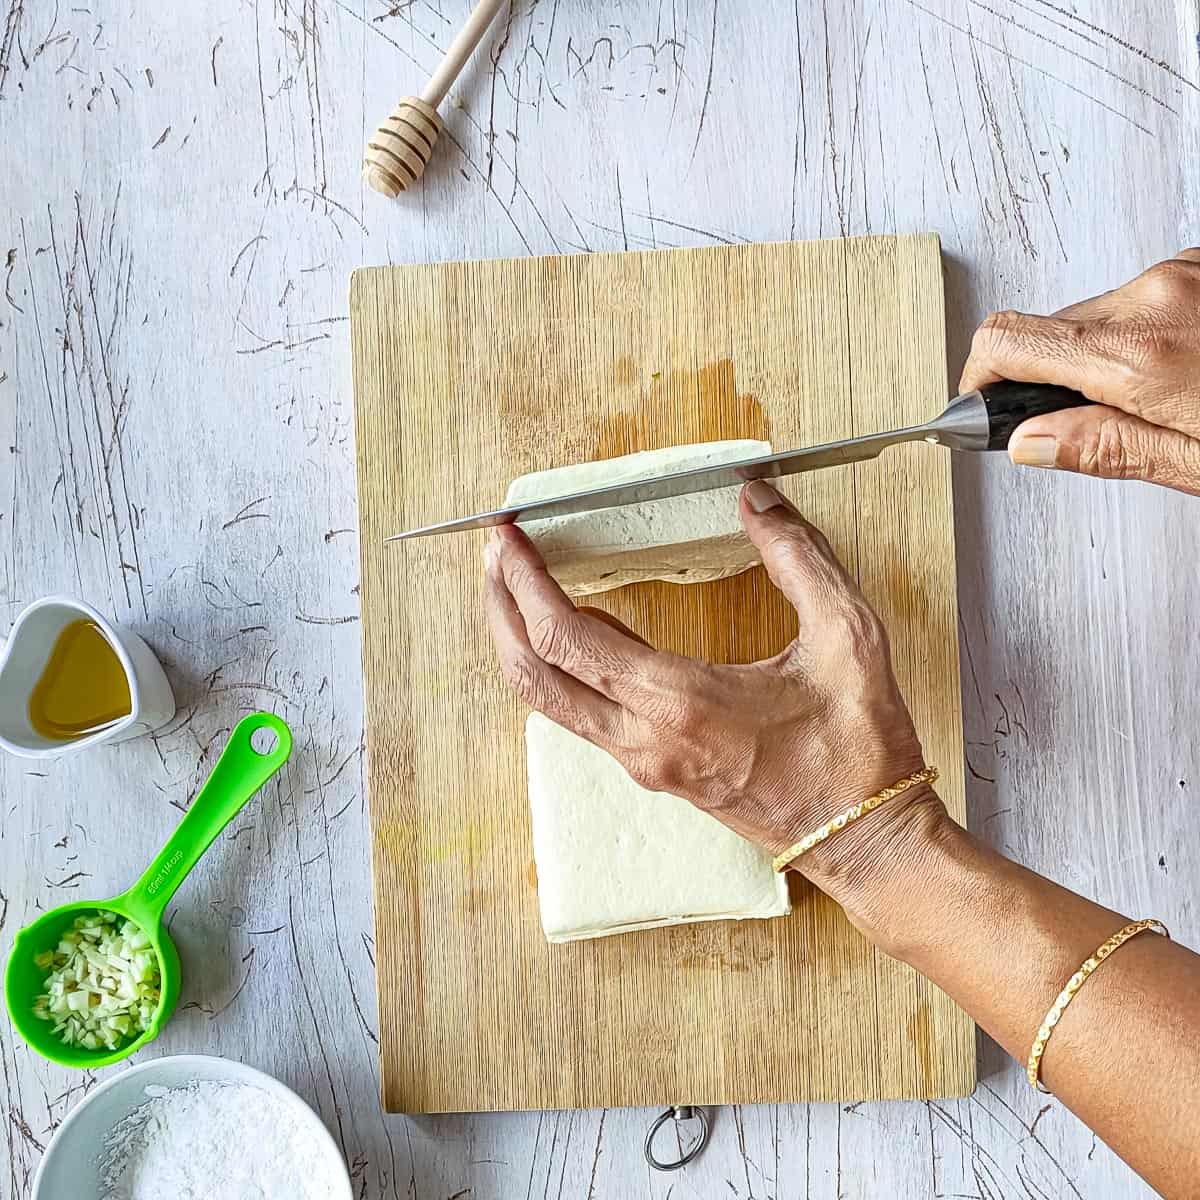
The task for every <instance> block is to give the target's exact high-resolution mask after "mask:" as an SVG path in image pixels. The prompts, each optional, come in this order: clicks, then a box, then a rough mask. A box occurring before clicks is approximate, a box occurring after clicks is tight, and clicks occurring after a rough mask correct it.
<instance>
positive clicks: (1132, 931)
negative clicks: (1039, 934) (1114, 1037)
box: [1025, 917, 1171, 1092]
mask: <svg viewBox="0 0 1200 1200" xmlns="http://www.w3.org/2000/svg"><path fill="white" fill-rule="evenodd" d="M1147 929H1153V930H1154V931H1155V932H1156V933H1161V934H1162V935H1163V937H1167V938H1169V937H1170V936H1171V935H1170V934H1169V933H1168V932H1167V927H1166V926H1165V925H1164V924H1163V923H1162V922H1161V921H1156V920H1155V919H1154V918H1153V917H1149V918H1147V919H1146V920H1144V921H1130V922H1129V924H1128V925H1126V926H1125V928H1124V929H1118V930H1117V932H1116V933H1114V934H1113V935H1112V937H1110V938H1109V939H1108V941H1107V942H1104V943H1102V944H1101V945H1100V946H1098V947H1097V949H1096V952H1095V954H1093V955H1092V956H1091V958H1089V959H1087V961H1086V962H1084V964H1083V965H1082V966H1081V967H1080V968H1079V970H1078V971H1076V972H1075V974H1074V975H1072V976H1071V978H1070V979H1068V980H1067V985H1066V987H1064V988H1063V990H1062V991H1061V992H1059V993H1058V999H1057V1000H1055V1001H1054V1003H1053V1004H1052V1005H1051V1006H1050V1011H1049V1012H1048V1013H1047V1014H1046V1019H1045V1020H1044V1021H1043V1022H1042V1027H1041V1028H1040V1029H1039V1030H1038V1031H1037V1037H1036V1038H1034V1039H1033V1047H1032V1049H1031V1050H1030V1051H1029V1061H1028V1062H1027V1063H1026V1064H1025V1076H1026V1078H1027V1079H1028V1080H1029V1086H1030V1087H1032V1088H1036V1089H1037V1090H1038V1091H1040V1092H1044V1091H1046V1090H1047V1089H1046V1088H1044V1087H1042V1084H1041V1081H1040V1080H1039V1079H1038V1072H1039V1071H1040V1070H1041V1068H1042V1055H1043V1054H1045V1052H1046V1043H1047V1042H1048V1041H1049V1040H1050V1035H1051V1034H1052V1033H1053V1032H1054V1027H1055V1026H1056V1025H1057V1024H1058V1023H1059V1021H1060V1020H1061V1019H1062V1015H1063V1013H1064V1012H1065V1011H1066V1008H1067V1005H1068V1004H1070V1003H1071V1001H1072V1000H1073V999H1074V998H1075V993H1076V992H1078V991H1079V989H1080V988H1081V987H1083V985H1084V983H1085V982H1086V981H1087V979H1088V977H1089V976H1090V975H1091V973H1092V972H1093V971H1094V970H1095V969H1096V968H1097V967H1098V966H1099V965H1100V964H1101V963H1102V962H1103V961H1104V960H1105V959H1106V958H1107V957H1108V956H1109V955H1110V954H1111V953H1112V952H1113V951H1114V950H1116V949H1117V948H1118V947H1119V946H1123V945H1125V943H1126V942H1127V941H1129V939H1130V938H1132V937H1137V935H1138V934H1139V933H1142V932H1144V931H1145V930H1147Z"/></svg>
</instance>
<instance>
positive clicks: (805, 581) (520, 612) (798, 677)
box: [485, 483, 940, 870]
mask: <svg viewBox="0 0 1200 1200" xmlns="http://www.w3.org/2000/svg"><path fill="white" fill-rule="evenodd" d="M741 517H742V521H743V524H744V525H745V528H746V532H747V534H748V536H749V537H750V539H751V540H752V541H753V542H754V544H755V545H756V546H757V547H758V549H759V552H760V553H761V555H762V558H763V562H764V564H765V566H766V568H767V571H768V573H769V575H770V577H771V580H772V582H773V583H774V584H775V586H776V587H778V588H779V589H780V590H781V591H782V592H783V593H784V595H785V596H786V597H787V599H788V600H789V601H790V602H791V604H792V605H793V606H794V608H795V609H796V613H797V615H798V617H799V624H800V633H799V635H798V636H797V637H796V639H795V640H794V641H793V642H792V643H791V645H789V646H788V647H787V648H786V649H785V650H784V651H783V652H782V653H780V654H778V655H776V656H775V657H774V658H771V659H768V660H766V661H764V662H757V663H751V664H748V665H742V666H724V665H716V664H713V663H708V662H702V661H700V660H697V659H692V658H686V657H682V656H680V655H677V654H670V653H666V652H664V651H660V650H656V649H654V648H653V647H650V646H648V645H647V644H646V643H645V642H643V641H642V640H641V639H640V638H638V637H637V635H636V634H634V633H632V632H631V631H630V630H628V629H626V628H625V627H624V626H623V625H621V624H620V622H618V621H617V620H616V619H615V618H612V617H609V616H607V614H602V613H600V612H598V611H596V610H591V609H586V608H583V609H579V608H576V606H575V605H574V604H573V603H572V601H571V600H570V599H569V598H568V597H567V596H566V594H565V593H564V592H563V591H562V589H561V588H560V587H559V586H558V584H557V583H555V581H554V579H553V578H552V577H551V576H550V574H549V573H548V571H547V570H546V567H545V564H544V563H543V562H542V559H541V556H540V555H539V554H538V552H537V550H536V549H535V548H534V546H533V544H532V543H531V542H530V541H529V539H528V538H527V537H526V536H525V534H524V533H523V532H522V531H521V530H520V529H518V528H516V527H515V526H507V527H504V528H502V529H499V530H497V531H496V532H495V534H494V535H493V538H492V541H491V542H490V543H489V544H488V547H487V550H486V554H485V557H486V561H487V582H486V607H487V614H488V621H489V623H490V626H491V630H492V634H493V637H494V639H495V642H496V648H497V651H498V654H499V658H500V664H501V667H502V669H503V672H504V676H505V678H506V680H507V681H508V682H509V684H510V685H511V686H512V687H513V689H514V690H515V691H516V692H517V694H518V695H519V696H520V697H521V699H522V700H524V701H525V702H526V703H527V704H528V705H530V707H532V708H535V709H537V710H538V711H539V712H542V713H544V714H545V715H546V716H548V717H549V718H550V719H551V720H553V721H556V722H557V723H558V724H560V725H563V726H565V727H566V728H568V729H570V730H573V731H574V732H575V733H577V734H579V735H580V736H582V737H584V738H586V739H587V740H588V741H590V742H593V743H595V744H596V745H598V746H600V747H602V748H603V749H605V750H607V751H608V752H609V753H610V754H611V755H612V756H613V757H614V758H616V759H617V761H618V762H620V763H621V764H622V766H624V767H625V769H626V770H627V771H628V772H629V774H630V775H631V776H632V778H633V779H634V780H636V781H637V782H638V783H639V784H641V785H642V786H643V787H645V788H648V789H650V790H652V791H666V792H671V793H673V794H675V795H677V796H682V797H683V798H685V799H687V800H689V801H691V802H692V803H693V804H695V805H696V806H697V807H699V808H701V809H703V810H704V811H705V812H708V813H710V814H711V815H712V816H714V817H716V818H717V819H718V820H720V821H722V822H724V823H725V824H726V825H728V826H730V827H731V828H732V829H735V830H736V831H737V832H738V833H740V834H742V835H743V836H744V837H747V838H749V839H751V840H752V841H755V842H757V843H758V844H760V845H761V846H763V847H765V848H766V849H767V850H769V851H771V852H773V853H776V852H778V851H779V850H781V849H783V848H785V847H786V846H789V845H791V844H792V843H793V842H794V841H796V840H798V838H800V837H801V836H803V835H804V834H806V833H808V832H810V831H811V830H813V829H815V828H817V827H818V826H820V825H821V824H823V823H824V822H825V821H827V820H828V819H829V818H830V817H831V816H833V815H835V814H837V813H838V812H841V811H842V810H844V809H846V808H848V807H849V806H850V805H852V804H855V803H857V802H858V801H860V800H862V799H864V798H866V797H867V796H869V795H871V794H872V793H873V792H876V791H878V790H879V789H880V788H882V787H886V786H887V785H889V784H891V783H894V782H895V781H896V780H897V779H899V778H901V777H903V776H905V775H907V774H909V773H911V772H913V771H915V770H918V769H919V768H920V767H921V765H922V762H923V760H922V754H921V746H920V743H919V741H918V739H917V735H916V732H915V730H914V728H913V724H912V719H911V717H910V716H909V713H908V709H907V707H906V706H905V703H904V700H903V698H902V696H901V695H900V691H899V688H898V687H897V684H896V680H895V676H894V675H893V672H892V666H891V658H890V651H889V647H888V639H887V635H886V633H885V631H884V629H883V626H882V624H881V623H880V621H879V618H878V617H877V616H876V614H875V613H874V612H873V611H872V609H871V607H870V605H868V603H867V601H866V599H865V598H864V597H863V595H862V593H861V592H860V591H859V589H858V586H857V585H856V584H855V582H854V581H853V580H852V579H851V578H850V576H849V575H848V574H847V573H846V571H845V569H844V568H843V567H842V565H841V564H840V563H839V562H838V560H837V559H836V557H835V556H834V554H833V552H832V551H831V549H830V547H829V543H828V542H827V541H826V540H825V538H824V536H823V535H822V534H821V533H820V531H819V530H817V529H816V528H814V527H813V526H812V525H810V524H809V523H808V522H807V521H805V520H804V519H803V518H802V517H801V516H800V514H799V513H798V512H796V510H795V509H794V508H793V507H792V505H791V504H789V503H788V502H787V501H786V500H784V498H783V497H782V496H781V495H780V494H779V493H778V492H776V491H775V490H774V489H773V488H771V487H770V486H769V485H768V484H766V483H754V484H750V485H748V487H747V488H746V489H744V491H743V494H742V500H741ZM914 805H918V806H919V805H926V806H934V807H937V808H940V802H939V801H937V799H936V797H935V796H934V795H933V793H932V792H930V791H929V790H928V789H913V791H912V793H911V794H906V795H905V796H904V797H902V798H900V799H898V800H896V801H893V802H891V803H889V804H888V805H885V806H884V807H883V808H882V809H880V810H878V811H877V812H876V813H875V814H873V815H872V819H871V821H870V822H859V823H857V825H862V826H864V827H866V826H868V825H869V826H870V827H871V833H870V836H867V835H866V834H865V833H861V832H858V831H857V825H856V826H852V827H849V828H848V829H847V830H846V831H844V832H843V833H842V834H841V835H839V837H837V838H835V839H831V841H830V842H829V843H827V845H828V847H830V848H831V849H830V853H832V848H833V847H834V846H835V845H836V844H837V843H841V846H840V847H839V850H840V851H841V852H842V853H843V856H844V855H845V854H846V853H848V852H849V851H850V849H851V848H852V847H853V848H854V849H855V850H856V853H857V854H858V855H859V856H861V857H863V858H864V859H865V858H871V857H873V856H874V855H875V854H876V853H882V845H883V841H882V840H881V839H883V838H884V835H885V833H886V832H887V831H889V830H891V829H892V828H893V827H894V826H895V825H896V823H897V822H901V821H903V819H904V814H905V813H906V812H908V810H910V809H911V808H912V807H913V806H914ZM852 833H853V836H852ZM872 847H877V848H878V849H876V850H873V849H872ZM810 865H812V866H813V867H814V869H816V868H819V867H821V866H822V865H824V866H825V867H828V866H829V865H830V864H829V856H828V854H826V855H824V856H823V855H822V854H818V852H817V851H815V850H814V851H813V852H811V854H810V855H806V856H805V858H804V860H803V861H802V862H801V863H798V866H800V868H801V869H802V870H803V869H805V868H806V867H808V866H810Z"/></svg>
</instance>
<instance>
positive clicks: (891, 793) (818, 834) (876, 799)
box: [771, 767, 938, 871]
mask: <svg viewBox="0 0 1200 1200" xmlns="http://www.w3.org/2000/svg"><path fill="white" fill-rule="evenodd" d="M937 777H938V769H937V767H923V768H922V769H921V770H920V771H917V772H916V773H915V774H913V775H906V776H905V777H904V778H903V779H900V780H897V781H896V782H895V783H893V784H892V786H891V787H886V788H884V789H883V791H882V792H876V793H875V795H873V796H868V797H867V798H866V799H865V800H861V801H859V803H858V804H855V805H854V806H853V807H852V808H848V809H846V811H845V812H844V813H839V814H838V815H837V816H836V817H834V818H833V820H832V821H829V822H827V823H826V824H824V825H822V826H821V828H820V829H817V830H814V831H813V832H812V833H810V834H807V835H806V836H805V837H802V838H801V839H800V840H799V841H798V842H796V843H795V845H792V846H789V847H788V848H787V849H786V850H784V851H783V852H782V853H781V854H778V855H776V857H775V861H774V862H773V863H772V864H771V865H772V866H773V867H774V868H775V870H776V871H783V870H786V869H787V868H788V867H789V866H790V865H791V864H792V863H793V862H795V861H796V859H798V858H799V857H800V855H802V854H807V853H808V851H809V850H811V849H812V848H813V847H814V846H815V845H816V844H817V843H818V842H823V841H824V840H825V839H826V838H827V837H830V836H832V835H833V834H835V833H837V832H838V831H839V830H842V829H845V828H846V826H847V825H849V824H850V823H851V822H853V821H857V820H858V818H859V817H864V816H866V815H867V813H869V812H874V811H875V809H877V808H878V807H879V806H880V805H881V804H883V803H884V802H885V801H888V800H891V799H893V798H894V797H896V796H899V795H901V794H902V793H904V792H907V791H908V789H909V788H913V787H916V786H917V784H918V783H932V782H933V781H934V780H935V779H936V778H937Z"/></svg>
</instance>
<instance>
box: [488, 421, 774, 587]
mask: <svg viewBox="0 0 1200 1200" xmlns="http://www.w3.org/2000/svg"><path fill="white" fill-rule="evenodd" d="M770 453H771V445H770V443H769V442H759V441H750V440H742V441H727V442H704V443H701V444H699V445H694V446H670V447H668V448H667V449H665V450H643V451H640V452H639V453H637V454H626V455H624V456H622V457H621V458H609V459H605V460H603V461H601V462H591V463H579V464H578V465H576V466H570V467H556V468H554V469H553V470H550V471H537V472H535V473H534V474H532V475H522V476H520V477H519V478H517V479H514V480H513V481H512V483H511V484H509V488H508V495H507V496H505V498H504V503H505V506H506V507H507V506H511V505H516V504H527V503H531V502H533V501H536V500H546V499H550V498H552V497H554V496H563V495H567V494H569V493H571V492H581V491H586V490H589V489H591V488H597V487H607V486H609V485H610V484H618V483H630V482H633V481H635V480H638V479H651V478H653V477H654V476H655V475H667V474H670V473H672V472H674V471H690V470H694V469H696V468H698V467H707V466H713V465H714V464H716V463H722V462H735V461H737V460H738V459H743V458H757V457H760V456H762V455H765V454H770ZM739 490H740V489H739V488H736V487H731V488H722V489H721V490H719V491H713V492H697V493H695V494H694V495H691V496H674V497H671V498H670V499H668V500H654V501H651V502H650V503H648V504H635V505H627V506H626V507H624V508H608V509H601V510H599V511H597V512H591V513H579V514H574V515H572V516H567V517H551V518H549V519H547V520H544V521H530V522H528V523H522V526H521V527H522V528H523V529H524V530H525V532H526V533H527V534H529V536H530V537H531V538H532V539H533V541H534V543H535V544H536V545H537V547H538V549H539V550H541V552H542V554H543V556H544V557H545V559H546V565H547V566H548V567H549V568H550V573H551V574H552V575H553V576H554V577H555V579H557V580H558V582H559V583H560V584H561V585H562V587H563V589H564V590H565V591H566V592H567V593H568V594H569V595H572V596H586V595H590V594H593V593H596V592H607V591H609V590H611V589H612V588H619V587H624V586H625V584H628V583H640V582H644V581H645V580H648V579H665V580H667V581H669V582H671V583H704V582H707V581H708V580H712V579H724V578H725V577H726V576H727V575H737V574H738V573H739V572H741V571H746V570H749V569H750V568H751V567H753V566H754V565H755V564H756V563H757V562H758V561H759V557H758V551H757V550H755V549H754V546H753V545H752V544H751V542H750V541H749V539H748V538H747V537H746V535H745V533H743V532H742V525H741V522H740V521H739V520H738V492H739Z"/></svg>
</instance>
